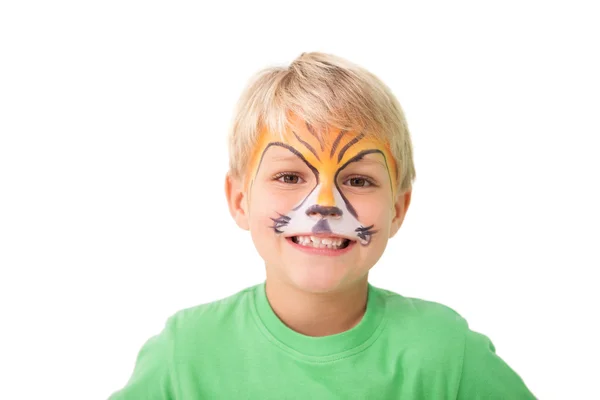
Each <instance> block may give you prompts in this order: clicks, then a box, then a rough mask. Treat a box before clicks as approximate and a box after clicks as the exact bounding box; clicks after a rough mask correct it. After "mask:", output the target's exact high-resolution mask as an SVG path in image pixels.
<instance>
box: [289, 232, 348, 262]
mask: <svg viewBox="0 0 600 400" xmlns="http://www.w3.org/2000/svg"><path fill="white" fill-rule="evenodd" d="M294 236H304V235H294ZM306 236H309V235H306ZM310 236H319V237H341V236H331V235H310ZM285 240H286V242H288V243H289V244H290V245H292V247H294V248H296V249H298V250H300V251H302V252H304V253H308V254H313V255H319V256H329V257H335V256H341V255H343V254H346V253H348V252H349V251H350V250H352V248H353V247H354V245H355V244H356V241H354V240H350V244H348V247H346V248H344V249H340V250H334V249H328V248H323V249H317V248H315V247H307V246H302V245H300V244H297V243H294V242H293V241H292V236H288V237H286V238H285Z"/></svg>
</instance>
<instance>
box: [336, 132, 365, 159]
mask: <svg viewBox="0 0 600 400" xmlns="http://www.w3.org/2000/svg"><path fill="white" fill-rule="evenodd" d="M364 137H365V134H364V133H361V134H360V135H358V136H357V137H355V138H354V139H352V140H351V141H349V142H348V143H347V144H346V145H345V146H344V147H342V150H340V154H339V156H338V162H340V161H342V158H344V154H346V151H348V149H349V148H350V147H352V146H354V145H355V144H356V143H358V141H359V140H361V139H362V138H364Z"/></svg>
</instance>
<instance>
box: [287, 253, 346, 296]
mask: <svg viewBox="0 0 600 400" xmlns="http://www.w3.org/2000/svg"><path fill="white" fill-rule="evenodd" d="M307 261H309V260H302V259H300V260H298V259H297V260H295V261H293V262H291V263H288V264H287V266H286V267H285V269H284V270H283V271H281V272H282V273H283V274H285V275H286V279H287V280H288V281H289V282H290V283H291V284H292V285H293V286H294V287H296V288H297V289H299V290H302V291H304V292H310V293H329V292H335V291H337V290H339V289H340V288H341V287H343V286H345V284H347V283H348V281H351V280H352V279H351V278H352V277H351V276H350V271H351V270H350V268H351V267H350V266H349V265H348V264H339V263H333V262H331V260H321V262H318V261H317V262H315V260H314V259H313V260H310V261H312V263H310V262H309V263H307Z"/></svg>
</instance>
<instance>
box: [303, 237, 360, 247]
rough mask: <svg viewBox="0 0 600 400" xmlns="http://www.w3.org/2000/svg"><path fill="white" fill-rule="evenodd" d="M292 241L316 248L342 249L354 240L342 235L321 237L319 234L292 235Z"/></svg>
mask: <svg viewBox="0 0 600 400" xmlns="http://www.w3.org/2000/svg"><path fill="white" fill-rule="evenodd" d="M291 240H292V242H294V243H296V244H298V245H300V246H304V247H312V248H315V249H333V250H341V249H345V248H346V247H348V246H349V245H350V243H351V242H352V240H350V239H345V238H341V237H319V236H292V237H291Z"/></svg>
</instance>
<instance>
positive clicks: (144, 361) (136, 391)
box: [109, 320, 174, 400]
mask: <svg viewBox="0 0 600 400" xmlns="http://www.w3.org/2000/svg"><path fill="white" fill-rule="evenodd" d="M172 340H173V339H172V334H171V325H170V320H169V322H167V324H166V326H165V328H164V329H163V330H162V332H161V333H160V334H158V335H156V336H153V337H151V338H150V339H148V340H147V341H146V343H145V344H144V345H143V346H142V348H141V350H140V351H139V353H138V356H137V360H136V363H135V368H134V370H133V374H132V375H131V377H130V378H129V381H128V382H127V384H126V385H125V387H124V388H122V389H121V390H119V391H117V392H115V393H113V394H112V395H111V396H110V398H109V400H140V399H144V400H170V399H173V397H174V396H173V385H172V381H171V368H170V365H171V355H172Z"/></svg>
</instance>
